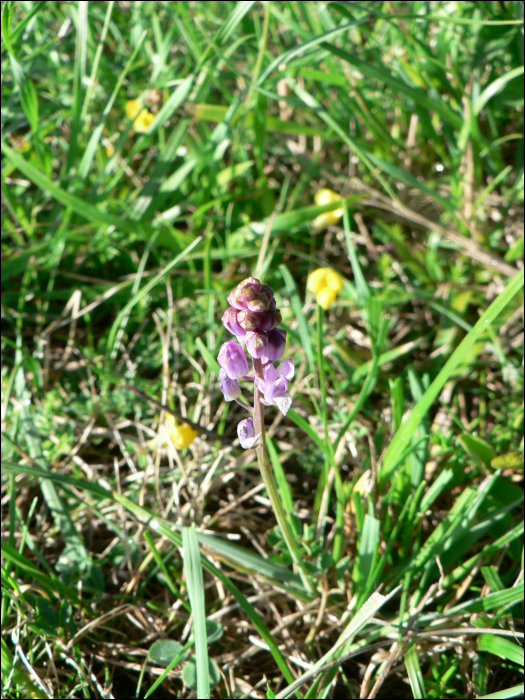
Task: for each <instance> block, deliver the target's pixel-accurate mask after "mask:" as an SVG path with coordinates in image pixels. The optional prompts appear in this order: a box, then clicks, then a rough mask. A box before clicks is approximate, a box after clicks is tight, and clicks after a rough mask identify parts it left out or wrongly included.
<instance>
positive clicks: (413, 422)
mask: <svg viewBox="0 0 525 700" xmlns="http://www.w3.org/2000/svg"><path fill="white" fill-rule="evenodd" d="M523 283H524V273H523V270H520V272H518V274H517V275H516V276H515V277H514V278H513V279H511V281H510V282H509V283H508V284H507V286H506V287H505V289H504V290H503V291H502V292H501V294H500V295H499V296H498V297H496V299H495V300H494V301H493V302H492V304H491V305H490V306H489V308H488V309H487V310H486V311H485V313H484V314H483V315H482V316H481V318H480V319H479V320H478V322H477V323H476V325H475V326H474V327H473V328H472V330H471V331H469V333H468V334H467V335H466V336H465V338H463V340H462V341H461V343H460V344H459V346H458V347H457V348H456V350H455V351H454V352H453V353H452V355H451V356H450V357H449V359H448V360H447V362H446V363H445V366H444V367H443V369H442V370H441V371H440V372H439V374H438V376H437V377H436V378H435V379H434V381H433V382H432V384H431V385H430V386H429V388H428V389H427V390H426V391H425V393H424V394H423V396H422V397H421V399H420V400H419V401H418V402H417V403H416V405H415V406H414V408H413V409H412V411H411V412H410V415H409V417H408V418H407V419H406V421H405V422H404V423H402V425H401V426H400V427H399V429H398V430H397V432H396V434H395V435H394V437H393V439H392V441H391V442H390V444H389V445H388V447H387V449H386V452H385V454H384V457H383V461H382V463H381V467H380V469H379V482H380V483H384V482H385V481H386V480H387V479H388V478H389V477H390V475H391V474H392V472H393V471H394V469H395V468H396V466H397V464H398V457H399V455H400V454H401V453H402V452H403V451H404V450H405V448H406V446H407V445H408V443H409V442H410V440H411V438H412V435H413V434H414V432H415V430H416V428H417V426H418V424H419V423H420V422H421V419H422V418H423V416H424V415H425V414H426V413H427V411H428V410H429V408H430V407H431V405H432V403H433V402H434V401H435V399H436V398H437V397H438V396H439V393H440V392H441V390H442V389H443V387H444V386H445V384H446V382H447V381H448V380H449V379H450V377H451V376H452V374H453V373H454V371H455V370H456V368H457V367H458V366H459V365H460V364H461V362H462V361H463V360H464V357H465V355H466V354H467V353H468V352H469V351H470V350H471V349H472V347H473V346H474V343H475V342H476V341H477V340H478V338H479V337H480V336H481V335H483V334H484V333H485V332H486V327H487V324H489V323H492V322H493V321H494V320H495V319H496V318H497V316H498V315H499V314H500V313H501V312H502V311H503V309H504V308H505V307H506V306H507V304H509V303H510V302H511V301H512V299H513V298H514V296H515V295H516V294H517V292H519V290H520V289H521V288H522V287H523Z"/></svg>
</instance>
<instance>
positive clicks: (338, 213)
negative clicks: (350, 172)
mask: <svg viewBox="0 0 525 700" xmlns="http://www.w3.org/2000/svg"><path fill="white" fill-rule="evenodd" d="M340 200H341V196H340V195H338V194H337V192H334V191H333V190H328V189H326V188H321V189H320V190H317V192H316V193H315V195H314V202H315V203H316V204H317V205H319V206H322V205H323V204H332V202H339V201H340ZM342 216H343V210H342V209H332V211H325V212H323V214H319V216H317V217H316V218H315V219H314V220H313V221H312V226H313V227H314V228H315V229H321V228H325V227H326V226H330V224H336V223H337V222H338V221H339V219H340V218H341V217H342Z"/></svg>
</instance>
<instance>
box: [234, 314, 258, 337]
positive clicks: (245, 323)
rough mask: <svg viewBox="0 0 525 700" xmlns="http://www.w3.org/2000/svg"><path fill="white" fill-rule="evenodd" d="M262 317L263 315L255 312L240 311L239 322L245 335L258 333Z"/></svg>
mask: <svg viewBox="0 0 525 700" xmlns="http://www.w3.org/2000/svg"><path fill="white" fill-rule="evenodd" d="M261 315H262V314H258V313H255V312H254V311H239V312H238V315H237V321H238V323H239V326H240V327H241V328H242V329H243V333H246V331H256V330H257V329H258V328H259V321H260V317H261Z"/></svg>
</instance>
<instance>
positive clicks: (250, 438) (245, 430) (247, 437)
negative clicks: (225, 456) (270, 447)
mask: <svg viewBox="0 0 525 700" xmlns="http://www.w3.org/2000/svg"><path fill="white" fill-rule="evenodd" d="M237 435H238V436H239V441H240V443H241V446H242V447H244V449H245V450H247V449H248V448H250V447H253V446H254V445H255V444H256V443H257V441H258V440H259V435H255V428H254V427H253V418H245V419H244V420H242V421H241V422H240V423H239V424H238V425H237Z"/></svg>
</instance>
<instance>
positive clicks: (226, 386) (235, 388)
mask: <svg viewBox="0 0 525 700" xmlns="http://www.w3.org/2000/svg"><path fill="white" fill-rule="evenodd" d="M217 378H218V380H219V387H220V389H221V391H222V393H223V394H224V399H225V401H234V400H235V399H236V398H237V397H238V396H240V395H241V388H240V386H239V382H238V381H237V380H236V379H230V378H229V377H228V375H227V374H226V372H225V371H224V370H223V369H221V370H220V371H219V374H218V376H217Z"/></svg>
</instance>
